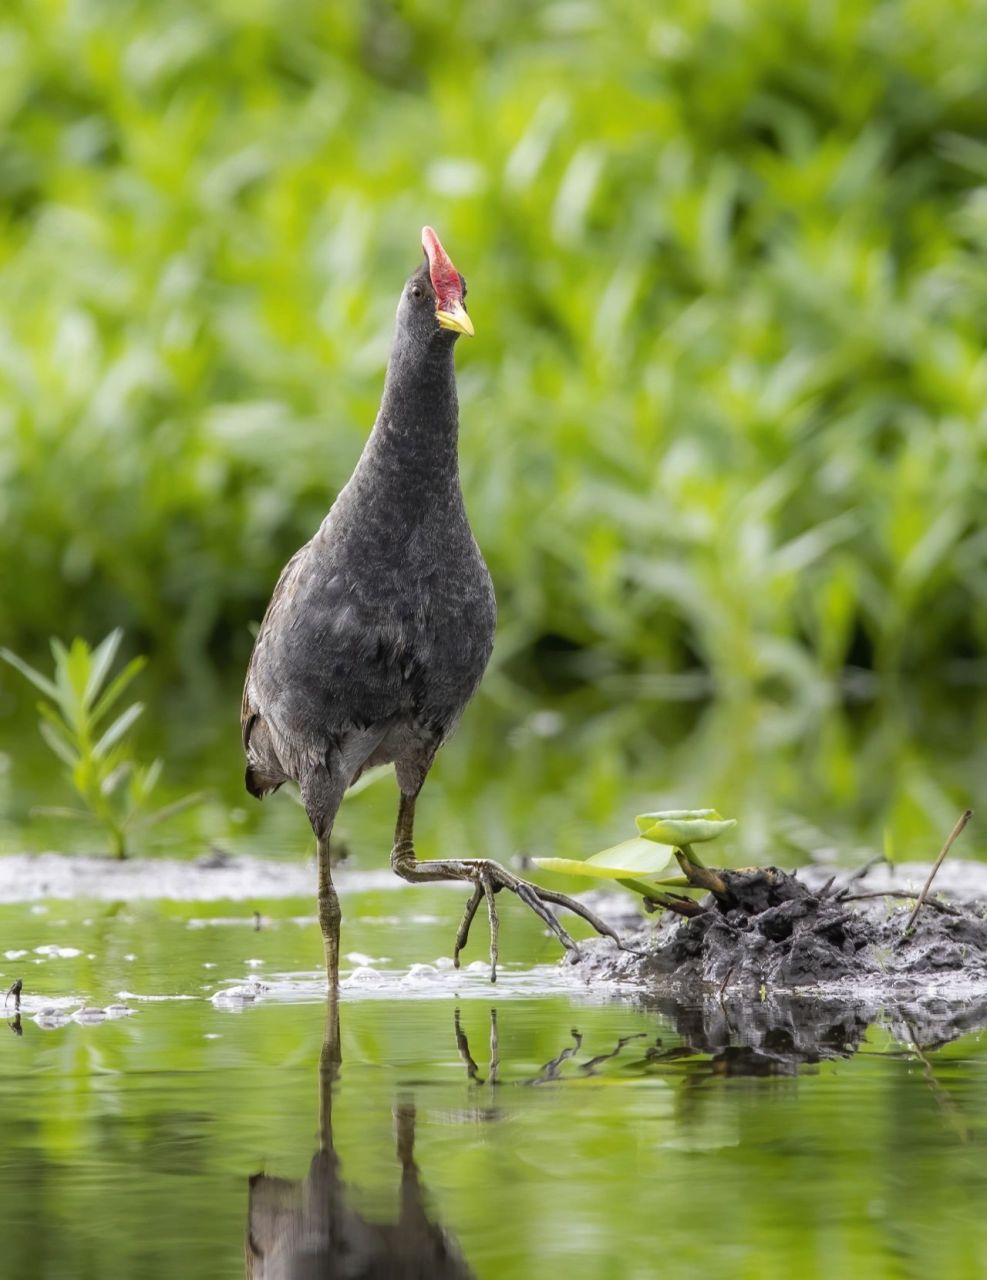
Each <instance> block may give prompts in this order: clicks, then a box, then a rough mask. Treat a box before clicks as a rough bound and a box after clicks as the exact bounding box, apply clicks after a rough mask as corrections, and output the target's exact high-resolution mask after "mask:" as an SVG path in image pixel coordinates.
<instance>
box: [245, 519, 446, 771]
mask: <svg viewBox="0 0 987 1280" xmlns="http://www.w3.org/2000/svg"><path fill="white" fill-rule="evenodd" d="M422 659H423V652H422V633H421V623H420V619H418V618H417V617H416V616H415V615H414V613H413V612H412V611H411V610H406V611H403V610H402V608H401V607H400V605H399V604H397V603H396V600H395V593H394V592H392V591H390V590H389V589H388V584H386V583H380V582H376V581H374V582H372V583H370V584H369V585H368V583H367V580H366V577H365V575H364V574H362V573H359V574H354V573H347V572H346V571H345V569H344V568H342V567H340V566H339V564H338V562H337V561H336V560H335V559H334V558H333V557H332V556H331V555H327V554H326V549H325V546H324V545H323V546H321V547H313V544H312V543H309V544H307V545H306V546H305V547H303V548H302V549H301V551H299V552H298V553H297V554H296V555H295V556H294V557H293V558H292V559H291V560H290V561H289V563H288V564H287V565H286V566H285V569H284V572H283V573H282V575H281V577H280V579H279V580H278V584H277V586H276V587H275V590H274V595H273V596H272V598H271V603H270V604H269V605H268V608H267V612H266V614H265V615H264V620H263V622H262V623H261V627H260V630H259V631H258V633H257V640H256V642H255V645H254V651H253V654H252V655H251V659H250V666H249V668H248V671H247V681H246V686H245V688H244V695H243V706H242V712H241V726H242V732H243V741H244V747H245V749H246V751H247V755H248V758H249V759H250V761H251V764H252V765H253V764H254V763H255V762H256V768H255V772H257V773H263V774H264V775H265V776H266V777H268V778H271V777H273V776H274V774H275V771H276V766H277V765H280V768H281V771H282V772H283V773H284V774H286V775H287V776H288V777H292V778H298V777H299V775H300V773H304V772H305V770H306V768H307V767H310V766H311V765H312V764H313V763H315V762H322V763H324V762H325V759H326V756H327V753H330V752H332V753H339V754H341V755H342V756H343V757H344V758H345V759H346V761H347V763H348V764H349V765H354V766H355V767H359V765H361V764H362V763H363V760H364V759H366V758H368V757H369V755H370V754H371V753H372V751H373V750H374V749H375V747H376V746H377V744H378V743H379V742H380V741H381V739H382V738H383V736H384V734H385V733H386V732H387V730H388V728H389V727H390V725H392V724H393V723H394V722H395V721H396V720H399V719H414V717H415V689H416V680H415V674H416V672H417V671H418V670H419V669H420V664H421V661H422ZM272 753H273V756H274V759H273V760H271V759H270V757H271V754H272ZM361 755H362V758H360V759H358V758H357V757H361ZM260 756H263V757H264V759H259V757H260ZM282 780H283V779H282Z"/></svg>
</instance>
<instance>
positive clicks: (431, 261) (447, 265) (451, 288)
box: [422, 227, 463, 310]
mask: <svg viewBox="0 0 987 1280" xmlns="http://www.w3.org/2000/svg"><path fill="white" fill-rule="evenodd" d="M422 248H423V249H424V250H425V256H426V257H427V258H428V274H429V276H430V277H431V279H432V288H433V289H434V290H435V297H436V299H437V300H438V304H439V309H440V310H445V308H447V307H450V306H451V305H452V304H453V303H454V302H462V300H463V282H462V279H461V278H460V275H459V272H458V271H457V270H456V268H455V267H454V266H453V265H452V259H451V258H450V257H449V255H448V254H447V253H446V251H445V249H443V248H442V241H441V240H440V239H439V237H438V236H437V235H436V234H435V232H434V231H433V230H432V228H431V227H422Z"/></svg>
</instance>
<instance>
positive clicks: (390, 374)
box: [366, 340, 459, 501]
mask: <svg viewBox="0 0 987 1280" xmlns="http://www.w3.org/2000/svg"><path fill="white" fill-rule="evenodd" d="M458 450H459V400H458V397H457V395H456V369H455V364H454V363H453V344H452V342H450V341H447V340H439V341H437V342H435V343H433V344H432V345H431V346H429V347H428V348H427V350H425V351H418V350H409V349H407V348H406V347H401V346H398V347H396V348H395V349H394V351H393V352H392V353H391V359H390V362H389V363H388V366H387V377H386V378H385V380H384V394H383V397H382V399H381V402H380V410H379V412H378V414H377V421H376V423H375V424H374V429H373V433H372V434H371V437H370V440H369V441H368V443H367V449H366V455H367V460H368V461H371V460H372V463H373V467H374V471H375V473H376V479H377V483H378V484H380V483H384V484H385V485H389V486H391V487H393V488H394V489H395V490H396V491H397V493H398V494H399V495H405V496H406V497H407V499H408V500H411V501H415V500H417V501H421V500H423V499H424V498H426V497H427V496H428V495H429V494H430V493H432V492H437V493H443V492H444V493H447V492H448V491H449V490H450V488H452V489H454V490H458V488H459V454H458ZM392 496H393V495H392Z"/></svg>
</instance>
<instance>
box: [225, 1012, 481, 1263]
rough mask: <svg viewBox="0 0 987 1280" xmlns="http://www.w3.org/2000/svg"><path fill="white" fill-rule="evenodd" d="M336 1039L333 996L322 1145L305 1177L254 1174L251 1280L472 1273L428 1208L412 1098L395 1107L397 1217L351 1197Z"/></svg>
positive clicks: (323, 1067) (324, 1062)
mask: <svg viewBox="0 0 987 1280" xmlns="http://www.w3.org/2000/svg"><path fill="white" fill-rule="evenodd" d="M339 1045H340V1040H339V1007H338V1004H337V1002H336V1000H335V998H330V1001H329V1007H328V1010H327V1014H326V1035H325V1041H324V1043H323V1047H322V1057H321V1061H320V1070H319V1083H320V1090H319V1093H320V1099H319V1150H318V1151H317V1152H316V1153H315V1155H314V1156H313V1157H312V1163H311V1165H310V1166H309V1171H308V1174H307V1175H306V1177H305V1179H304V1180H303V1181H302V1182H290V1181H286V1180H285V1179H283V1178H271V1177H268V1176H267V1174H263V1173H260V1174H255V1175H254V1177H252V1178H251V1179H250V1198H249V1211H248V1212H249V1217H248V1224H247V1241H246V1274H247V1277H248V1280H315V1278H316V1277H319V1280H328V1278H329V1277H339V1280H342V1278H343V1277H345V1278H346V1280H468V1278H469V1277H472V1276H473V1274H474V1273H473V1272H472V1271H471V1269H470V1267H469V1266H468V1264H467V1263H466V1260H465V1259H464V1258H463V1256H462V1253H461V1252H460V1249H459V1246H458V1245H457V1243H456V1241H455V1240H454V1239H453V1237H452V1236H451V1235H450V1234H449V1232H448V1231H446V1230H445V1228H444V1227H443V1226H442V1225H441V1224H440V1223H438V1222H436V1221H434V1219H433V1218H432V1217H430V1216H429V1212H428V1208H427V1205H426V1194H425V1190H424V1188H423V1186H422V1183H421V1177H420V1174H419V1171H418V1166H417V1165H416V1164H415V1107H414V1105H413V1104H412V1103H410V1102H407V1101H403V1102H399V1103H398V1105H397V1106H396V1108H395V1130H396V1137H395V1145H396V1148H397V1158H398V1164H399V1166H400V1170H401V1180H400V1186H399V1194H398V1210H397V1217H396V1219H395V1220H394V1221H393V1222H376V1221H371V1220H370V1219H368V1218H366V1217H364V1216H363V1215H362V1214H360V1213H358V1212H357V1211H356V1209H354V1208H353V1207H352V1206H351V1205H350V1204H349V1203H348V1188H347V1186H346V1183H345V1182H344V1180H343V1176H342V1169H341V1166H340V1161H339V1157H338V1156H337V1155H336V1151H335V1147H334V1145H333V1131H332V1102H333V1098H332V1093H333V1088H334V1086H335V1083H336V1080H337V1077H338V1074H339V1066H340V1050H339ZM467 1052H468V1050H467Z"/></svg>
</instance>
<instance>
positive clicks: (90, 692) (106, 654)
mask: <svg viewBox="0 0 987 1280" xmlns="http://www.w3.org/2000/svg"><path fill="white" fill-rule="evenodd" d="M122 639H123V630H122V628H121V627H116V628H115V629H114V630H113V631H111V632H110V634H109V635H108V636H107V637H106V638H105V639H104V640H101V641H100V642H99V644H98V645H97V646H96V648H95V649H93V651H92V653H91V654H90V655H89V675H88V678H87V680H86V686H85V689H84V690H83V695H82V701H83V705H84V706H85V707H87V708H88V707H91V706H92V703H93V700H94V699H95V697H96V695H97V694H98V693H99V691H100V689H101V688H102V686H103V681H104V680H105V679H106V676H107V673H108V672H109V670H110V667H111V666H112V665H113V659H114V658H115V657H116V656H117V650H118V649H119V648H120V641H121V640H122Z"/></svg>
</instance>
